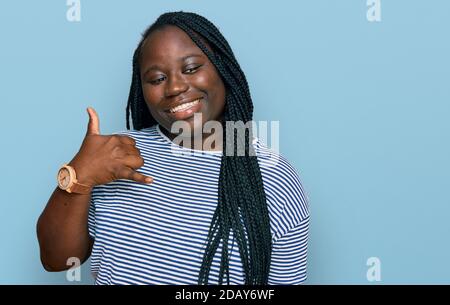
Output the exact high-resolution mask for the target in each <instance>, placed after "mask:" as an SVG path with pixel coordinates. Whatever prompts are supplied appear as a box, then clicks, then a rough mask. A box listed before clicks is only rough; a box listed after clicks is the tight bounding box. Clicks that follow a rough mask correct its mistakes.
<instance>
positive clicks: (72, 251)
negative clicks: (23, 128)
mask: <svg viewBox="0 0 450 305" xmlns="http://www.w3.org/2000/svg"><path fill="white" fill-rule="evenodd" d="M88 113H89V124H88V130H87V133H86V137H85V138H84V140H83V143H82V145H81V148H80V150H79V152H78V153H77V155H76V156H75V157H74V158H73V160H72V161H71V162H70V163H69V165H71V166H72V167H73V168H74V169H75V172H76V175H77V179H78V181H79V183H82V184H85V185H88V186H91V187H93V186H95V185H101V184H106V183H109V182H111V181H114V180H117V179H130V180H134V181H137V182H140V183H152V182H153V179H152V178H151V177H147V176H144V175H142V174H140V173H138V172H136V171H135V170H136V169H138V168H140V167H141V166H142V165H143V164H144V159H143V158H142V157H141V156H140V152H139V150H138V149H137V148H136V146H135V144H136V142H135V140H134V139H133V138H131V137H127V136H119V135H110V136H105V135H100V131H99V119H98V117H97V113H96V112H95V110H93V109H88ZM90 201H91V194H88V195H83V194H74V193H68V192H66V191H64V190H61V189H60V188H59V187H57V188H56V189H55V190H54V191H53V194H52V195H51V197H50V199H49V200H48V202H47V206H46V207H45V209H44V211H43V212H42V214H41V216H40V217H39V220H38V222H37V237H38V241H39V247H40V251H41V261H42V265H43V266H44V268H45V269H46V270H47V271H62V270H66V269H69V268H70V267H71V266H70V265H69V266H68V265H67V264H66V263H67V259H68V258H70V257H77V258H78V259H79V260H80V261H81V262H85V261H86V260H87V259H88V258H89V256H90V254H91V250H92V246H93V243H94V240H93V239H92V238H91V237H90V235H89V231H88V215H89V206H90Z"/></svg>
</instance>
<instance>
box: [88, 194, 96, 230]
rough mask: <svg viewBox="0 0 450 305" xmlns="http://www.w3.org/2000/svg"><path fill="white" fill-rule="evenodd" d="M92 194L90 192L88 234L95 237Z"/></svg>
mask: <svg viewBox="0 0 450 305" xmlns="http://www.w3.org/2000/svg"><path fill="white" fill-rule="evenodd" d="M93 198H94V197H93V194H92V193H91V203H90V206H89V214H88V231H89V236H91V237H92V238H93V239H95V202H94V199H93Z"/></svg>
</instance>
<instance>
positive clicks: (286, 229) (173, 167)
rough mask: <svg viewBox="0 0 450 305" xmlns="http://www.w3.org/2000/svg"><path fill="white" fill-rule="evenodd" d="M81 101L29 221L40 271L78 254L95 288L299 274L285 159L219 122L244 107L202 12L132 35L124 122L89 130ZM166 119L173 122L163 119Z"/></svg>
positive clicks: (238, 82)
mask: <svg viewBox="0 0 450 305" xmlns="http://www.w3.org/2000/svg"><path fill="white" fill-rule="evenodd" d="M87 111H88V114H89V124H88V128H87V133H86V137H85V139H84V141H83V143H82V145H81V148H80V150H79V152H78V153H77V154H76V155H75V157H74V158H73V159H72V160H71V161H70V162H69V163H68V164H65V165H64V166H62V167H61V168H60V170H59V172H58V187H57V188H56V189H55V191H54V193H53V195H52V197H51V198H50V200H49V202H48V203H47V207H46V209H45V210H44V212H43V213H42V215H41V217H40V219H39V221H38V226H37V229H38V239H39V243H40V248H41V260H42V263H43V265H44V267H45V268H46V269H47V270H49V271H59V270H64V269H67V268H68V267H67V265H66V260H67V258H69V257H79V258H80V259H81V260H82V261H85V260H86V259H87V258H88V257H89V256H91V267H92V273H93V274H94V276H95V279H96V284H249V285H265V284H299V283H302V282H303V281H304V280H305V279H306V261H307V260H306V256H307V239H308V223H309V210H308V202H307V196H306V194H305V193H304V191H303V187H302V184H301V182H300V179H299V176H298V174H297V172H296V171H295V169H294V168H293V167H292V166H291V165H290V164H289V163H288V162H287V161H286V160H285V159H284V158H283V157H282V156H280V155H278V154H277V153H276V152H274V151H272V150H270V149H268V148H267V147H266V146H265V145H264V144H262V143H261V142H260V140H259V139H258V138H257V137H256V136H253V133H252V132H251V131H252V129H251V128H248V129H246V130H244V132H243V133H242V132H235V130H233V129H228V128H226V126H227V125H228V123H230V122H231V123H233V124H235V123H236V124H235V125H231V126H235V127H236V126H242V125H244V123H248V122H251V121H252V120H253V103H252V98H251V95H250V91H249V86H248V84H247V81H246V77H245V75H244V72H243V71H242V70H241V68H240V66H239V64H238V62H237V60H236V58H235V56H234V54H233V52H232V50H231V48H230V46H229V44H228V42H227V41H226V40H225V38H224V37H223V36H222V34H221V33H220V32H219V30H218V29H217V28H216V27H215V26H214V25H213V24H212V23H211V22H210V21H208V20H207V19H206V18H204V17H202V16H199V15H197V14H194V13H187V12H174V13H166V14H163V15H161V16H160V17H159V18H158V19H157V20H156V22H155V23H154V24H152V25H151V26H150V27H149V28H148V29H147V30H146V31H145V32H144V34H143V37H142V40H141V41H140V43H139V45H138V47H137V49H136V51H135V53H134V56H133V74H132V82H131V89H130V94H129V99H128V105H127V107H126V119H127V121H126V123H127V129H128V130H126V131H122V132H119V133H116V134H113V135H102V134H101V133H100V127H99V118H98V116H97V114H96V112H95V110H94V109H92V108H88V110H87ZM130 118H131V122H130ZM180 122H181V123H182V125H179V126H184V127H185V128H175V126H176V124H178V123H180ZM214 122H215V123H216V125H211V126H215V127H214V130H216V131H217V130H220V137H214V141H211V138H212V136H213V134H215V135H217V133H214V132H213V129H211V128H210V129H208V128H206V126H207V125H208V124H209V123H214ZM237 122H241V123H242V125H239V124H237ZM130 123H132V126H133V130H130ZM183 124H184V125H183ZM250 125H251V124H250ZM250 125H248V126H250ZM218 127H221V128H218ZM185 130H190V131H191V132H189V133H187V134H186V133H184V131H185ZM198 142H200V144H201V145H200V148H199V146H198V145H196V144H198ZM207 143H208V144H209V145H206V144H207ZM230 143H231V144H230ZM239 145H243V151H244V154H243V155H239V154H238V153H237V151H238V150H239V148H238V146H239ZM56 232H58V233H56Z"/></svg>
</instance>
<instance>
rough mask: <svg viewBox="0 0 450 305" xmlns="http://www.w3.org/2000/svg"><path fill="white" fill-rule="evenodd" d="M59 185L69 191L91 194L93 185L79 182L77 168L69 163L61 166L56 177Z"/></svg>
mask: <svg viewBox="0 0 450 305" xmlns="http://www.w3.org/2000/svg"><path fill="white" fill-rule="evenodd" d="M56 179H57V181H58V187H59V188H60V189H62V190H64V191H66V192H68V193H76V194H84V195H86V194H89V193H90V192H91V189H92V188H91V187H90V186H88V185H85V184H81V183H78V180H77V174H76V172H75V169H74V168H73V167H72V166H70V165H67V164H64V165H63V166H61V168H60V169H59V171H58V175H57V177H56Z"/></svg>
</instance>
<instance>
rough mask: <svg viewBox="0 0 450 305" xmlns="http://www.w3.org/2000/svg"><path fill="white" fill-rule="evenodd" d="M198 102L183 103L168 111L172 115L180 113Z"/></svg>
mask: <svg viewBox="0 0 450 305" xmlns="http://www.w3.org/2000/svg"><path fill="white" fill-rule="evenodd" d="M199 101H200V99H198V100H195V101H192V102H189V103H184V104H182V105H179V106H177V107H173V108H172V109H170V110H169V111H170V112H171V113H174V112H180V111H183V110H186V109H188V108H191V107H192V106H194V105H195V104H197V103H198V102H199Z"/></svg>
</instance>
